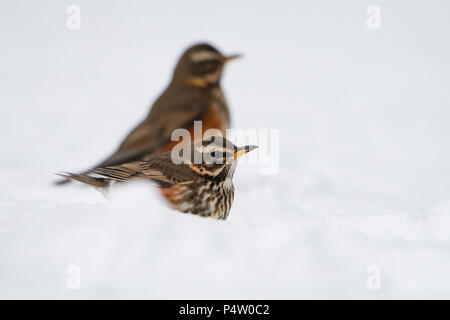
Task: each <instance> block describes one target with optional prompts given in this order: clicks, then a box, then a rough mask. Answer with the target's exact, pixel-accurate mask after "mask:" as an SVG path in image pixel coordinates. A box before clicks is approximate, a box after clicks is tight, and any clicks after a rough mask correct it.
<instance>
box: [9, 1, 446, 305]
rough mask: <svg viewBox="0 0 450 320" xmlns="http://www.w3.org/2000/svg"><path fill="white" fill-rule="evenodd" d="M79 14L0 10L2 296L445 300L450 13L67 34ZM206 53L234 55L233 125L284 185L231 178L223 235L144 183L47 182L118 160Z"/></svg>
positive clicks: (131, 17)
mask: <svg viewBox="0 0 450 320" xmlns="http://www.w3.org/2000/svg"><path fill="white" fill-rule="evenodd" d="M71 4H72V2H68V1H48V0H42V1H39V2H38V1H35V2H30V1H9V2H8V3H5V5H4V6H2V10H1V12H2V18H1V19H0V34H1V39H2V41H0V51H1V52H2V54H1V59H0V69H1V70H2V71H1V73H0V88H1V89H0V90H1V94H0V101H1V107H0V127H1V132H2V138H0V150H1V160H0V174H1V179H0V298H68V299H72V298H73V299H79V298H183V299H184V298H189V299H194V298H206V299H210V298H224V299H228V298H235V299H241V298H254V299H256V298H261V299H265V298H272V299H281V298H288V299H294V298H369V299H372V298H373V299H378V298H450V276H449V270H450V250H449V249H450V235H449V227H450V188H449V187H450V149H449V145H450V126H449V119H450V105H449V104H450V97H449V89H448V86H449V80H450V79H449V78H450V64H449V60H448V57H449V56H450V42H449V41H448V39H449V34H448V33H449V30H450V20H449V19H448V12H449V10H450V6H449V3H448V2H446V1H403V0H398V1H377V3H376V4H378V5H379V7H380V9H381V18H382V20H381V29H380V30H369V29H367V27H366V19H367V14H366V9H367V7H368V6H369V5H371V4H373V3H371V2H364V1H356V0H355V1H331V0H330V1H324V0H319V1H314V2H311V1H304V2H299V1H295V2H294V1H291V2H284V1H278V2H274V1H270V2H264V1H258V2H256V1H255V2H250V1H248V2H247V1H246V2H242V1H229V3H227V5H226V6H223V5H222V4H219V3H215V2H211V1H177V2H174V3H163V2H158V3H156V2H154V3H153V2H150V1H121V2H111V1H106V0H105V1H88V0H80V1H77V4H78V5H79V6H80V8H81V29H80V30H73V31H70V30H68V29H67V28H66V17H67V14H66V9H67V7H68V6H69V5H71ZM203 40H205V41H210V42H212V43H213V44H215V45H217V46H218V47H219V48H220V49H221V50H223V51H224V52H226V53H230V54H231V53H235V52H242V53H244V58H243V59H241V60H240V61H236V62H233V63H230V65H229V66H227V69H226V72H225V75H224V79H223V87H224V90H225V92H226V94H227V98H228V101H229V103H230V106H231V111H232V117H233V126H234V127H237V128H257V129H258V128H264V129H271V128H273V129H280V145H279V171H278V173H277V174H274V175H261V174H260V169H261V166H260V165H251V164H243V165H241V166H238V168H237V170H236V174H235V179H234V184H235V188H236V196H235V202H234V204H233V207H232V209H231V213H230V217H229V220H227V221H225V222H224V221H215V220H212V219H203V218H199V217H196V216H193V215H184V214H180V213H178V212H174V211H171V210H170V209H168V208H166V207H165V206H164V204H163V203H162V202H161V200H160V199H159V196H158V194H157V193H156V192H155V190H154V189H153V188H152V187H151V186H150V185H147V184H130V185H126V186H122V187H118V188H115V189H114V190H112V193H111V194H110V196H109V199H106V198H105V197H103V196H102V195H101V194H100V193H98V192H97V191H96V190H94V189H91V188H88V187H83V186H80V185H79V184H73V185H70V186H67V187H61V188H57V187H55V186H53V185H52V182H53V181H54V180H55V179H56V177H55V176H54V175H53V173H54V172H58V171H77V170H80V169H83V168H87V167H89V166H90V165H93V164H94V163H95V162H97V161H99V160H101V159H102V157H104V156H106V155H107V154H108V153H109V152H111V151H112V150H113V149H114V148H115V147H116V146H117V143H118V142H119V141H120V140H121V138H122V137H123V136H124V135H125V134H126V133H127V131H128V130H129V129H131V128H132V127H133V126H134V125H135V124H136V123H137V122H138V121H139V120H140V119H141V118H142V117H144V116H145V115H146V113H147V112H148V107H149V105H150V104H151V103H152V101H153V100H154V99H155V98H156V97H157V95H158V94H159V93H160V92H161V90H163V88H164V87H165V85H166V84H167V82H168V80H169V78H170V74H171V71H172V68H173V66H174V62H175V61H176V59H177V58H178V57H179V55H180V54H181V52H182V50H183V49H184V48H185V47H187V46H188V45H190V44H192V43H194V42H197V41H203ZM266 151H267V150H266ZM259 152H264V146H263V147H262V149H260V151H259ZM72 265H75V266H78V267H79V268H80V271H81V288H80V289H79V290H70V288H68V287H67V281H68V279H70V276H71V275H70V274H68V272H67V270H68V267H69V266H72ZM370 266H377V267H379V270H380V271H381V278H380V279H381V288H380V289H378V290H370V289H369V288H368V286H367V281H370V279H371V276H373V275H372V274H369V273H367V271H368V268H369V267H370ZM369 287H370V286H369Z"/></svg>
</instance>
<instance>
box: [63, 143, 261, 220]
mask: <svg viewBox="0 0 450 320" xmlns="http://www.w3.org/2000/svg"><path fill="white" fill-rule="evenodd" d="M255 148H256V146H245V147H241V148H238V147H236V146H235V145H234V144H233V143H231V142H230V141H228V140H227V139H225V138H223V137H212V138H211V141H200V142H197V143H194V144H192V145H191V146H187V147H185V148H183V149H182V151H181V153H180V154H181V156H180V160H182V161H174V160H177V159H175V158H174V157H175V156H176V155H174V154H175V152H171V151H168V152H165V153H162V154H158V155H152V156H149V157H148V158H147V160H140V161H133V162H130V163H125V164H121V165H118V166H111V167H103V168H95V169H92V170H90V171H89V172H88V173H87V174H74V173H66V174H60V175H62V176H64V177H66V178H69V179H73V180H77V181H80V182H83V183H86V184H89V185H92V186H95V187H98V188H107V187H109V186H110V185H111V183H112V182H125V181H129V180H132V179H147V180H152V181H154V182H156V183H157V185H158V186H159V188H161V190H162V193H163V195H164V196H165V198H166V199H167V200H168V201H169V203H170V204H171V206H172V207H173V208H174V209H176V210H179V211H181V212H185V213H192V214H196V215H200V216H203V217H213V218H216V219H226V218H227V217H228V213H229V211H230V208H231V204H232V203H233V198H234V186H233V182H232V178H233V174H234V171H235V169H236V164H237V158H238V157H239V156H241V155H243V154H246V153H247V152H249V151H251V150H253V149H255ZM177 162H180V164H175V163H177Z"/></svg>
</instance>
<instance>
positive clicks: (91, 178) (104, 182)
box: [57, 161, 145, 188]
mask: <svg viewBox="0 0 450 320" xmlns="http://www.w3.org/2000/svg"><path fill="white" fill-rule="evenodd" d="M140 165H141V163H140V162H139V161H135V162H130V163H125V164H121V165H119V166H112V167H105V168H95V169H92V170H89V171H88V172H87V173H81V174H78V173H70V172H68V173H57V175H59V176H62V177H64V178H65V179H66V180H69V181H70V180H75V181H79V182H82V183H85V184H88V185H91V186H94V187H98V188H107V187H109V186H110V185H111V183H112V182H114V181H117V182H124V181H127V180H129V179H132V178H138V177H145V176H144V175H143V174H142V172H141V169H140ZM63 181H64V180H61V183H60V184H63V183H65V182H63Z"/></svg>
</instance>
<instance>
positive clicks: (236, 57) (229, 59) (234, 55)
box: [223, 54, 242, 63]
mask: <svg viewBox="0 0 450 320" xmlns="http://www.w3.org/2000/svg"><path fill="white" fill-rule="evenodd" d="M240 57H242V54H233V55H232V56H228V57H224V58H223V62H224V63H227V62H229V61H231V60H235V59H238V58H240Z"/></svg>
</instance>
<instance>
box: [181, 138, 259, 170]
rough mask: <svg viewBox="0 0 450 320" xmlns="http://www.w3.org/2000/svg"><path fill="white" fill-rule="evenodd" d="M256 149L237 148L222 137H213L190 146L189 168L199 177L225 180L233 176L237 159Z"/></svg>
mask: <svg viewBox="0 0 450 320" xmlns="http://www.w3.org/2000/svg"><path fill="white" fill-rule="evenodd" d="M256 148H257V146H252V145H247V146H243V147H237V146H235V145H234V144H233V143H232V142H231V141H229V140H227V139H225V138H224V137H221V136H213V137H210V138H208V140H203V141H201V142H197V143H194V144H193V145H192V146H191V161H190V163H189V166H190V167H191V169H192V170H194V171H196V172H197V173H199V174H200V175H207V176H211V177H219V178H222V179H225V178H226V177H232V176H233V174H234V170H235V168H236V164H237V159H238V158H239V157H241V156H242V155H244V154H246V153H248V152H250V151H252V150H254V149H256Z"/></svg>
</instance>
